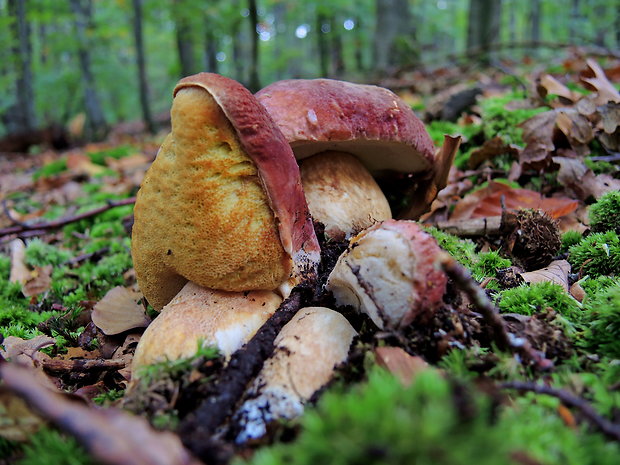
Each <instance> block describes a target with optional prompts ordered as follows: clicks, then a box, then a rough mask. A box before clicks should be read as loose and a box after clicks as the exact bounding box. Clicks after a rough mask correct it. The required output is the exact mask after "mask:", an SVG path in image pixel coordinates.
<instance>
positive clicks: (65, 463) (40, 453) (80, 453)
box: [15, 428, 95, 465]
mask: <svg viewBox="0 0 620 465" xmlns="http://www.w3.org/2000/svg"><path fill="white" fill-rule="evenodd" d="M22 453H23V456H22V458H21V459H19V460H18V461H17V462H15V463H16V465H95V461H94V460H93V459H92V458H91V457H90V456H89V455H88V453H87V452H86V450H84V448H83V447H82V446H80V445H79V444H78V442H77V441H76V440H75V439H74V438H72V437H70V436H64V435H62V434H61V433H59V432H58V431H57V430H55V429H51V428H42V429H41V430H39V431H38V432H36V433H35V434H33V435H32V436H31V437H30V441H29V442H28V443H27V444H25V445H24V446H23V447H22Z"/></svg>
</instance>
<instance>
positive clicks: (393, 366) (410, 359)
mask: <svg viewBox="0 0 620 465" xmlns="http://www.w3.org/2000/svg"><path fill="white" fill-rule="evenodd" d="M375 357H376V360H377V364H378V365H379V366H381V367H383V368H385V369H386V370H388V371H389V372H390V373H392V374H393V375H394V376H396V377H397V378H398V380H399V381H400V382H401V383H402V384H403V385H404V386H410V385H411V383H412V382H413V380H414V379H415V377H416V376H417V375H418V374H419V373H420V372H421V371H424V370H428V369H429V366H428V363H426V362H425V361H424V359H422V357H414V356H413V355H409V354H408V353H407V352H405V351H404V350H403V349H401V348H400V347H377V348H376V349H375Z"/></svg>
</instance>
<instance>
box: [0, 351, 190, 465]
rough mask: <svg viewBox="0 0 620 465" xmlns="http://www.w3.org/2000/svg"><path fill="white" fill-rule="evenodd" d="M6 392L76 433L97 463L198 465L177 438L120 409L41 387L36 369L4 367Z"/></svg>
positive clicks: (0, 374) (0, 367) (1, 366)
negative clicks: (89, 403)
mask: <svg viewBox="0 0 620 465" xmlns="http://www.w3.org/2000/svg"><path fill="white" fill-rule="evenodd" d="M0 378H2V380H3V383H4V388H5V389H6V390H9V391H11V392H13V393H14V394H16V395H17V396H19V397H21V398H22V399H24V400H25V401H26V403H27V404H28V405H29V406H32V408H34V409H36V410H37V411H38V412H39V413H40V414H41V416H42V417H43V418H45V419H47V420H49V421H51V422H53V423H55V424H56V425H57V426H58V427H59V428H60V429H62V430H64V431H65V432H66V433H68V434H71V435H73V436H74V437H75V438H76V439H77V440H78V441H79V442H81V443H82V445H83V446H84V447H85V448H86V449H87V450H88V452H89V453H90V454H91V455H92V456H93V458H95V459H96V460H97V461H98V462H100V463H102V464H110V465H118V464H119V463H122V464H125V465H200V464H201V463H202V462H200V461H198V460H196V459H195V458H193V457H192V456H191V455H190V454H189V452H188V451H187V450H186V449H185V448H184V447H183V445H182V444H181V441H180V440H179V438H178V436H176V435H175V434H173V433H170V432H158V431H155V430H154V429H152V428H151V426H150V425H149V424H148V422H147V421H146V420H145V419H143V418H140V417H137V416H134V415H130V414H128V413H126V412H123V411H122V410H118V409H114V408H109V409H101V410H98V409H93V408H89V407H87V406H85V405H83V404H82V403H78V402H75V401H71V400H68V398H67V397H66V396H63V395H61V394H60V393H59V392H57V391H56V392H55V391H52V390H50V389H47V388H45V387H44V386H42V385H41V384H40V383H39V382H38V381H37V379H36V377H35V376H34V373H33V372H32V370H28V369H26V368H23V367H20V366H18V365H15V364H13V363H2V364H0Z"/></svg>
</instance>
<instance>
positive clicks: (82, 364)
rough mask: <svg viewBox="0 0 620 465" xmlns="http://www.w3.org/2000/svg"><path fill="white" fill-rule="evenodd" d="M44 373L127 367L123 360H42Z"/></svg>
mask: <svg viewBox="0 0 620 465" xmlns="http://www.w3.org/2000/svg"><path fill="white" fill-rule="evenodd" d="M42 365H43V368H44V369H45V371H49V372H51V373H69V372H80V373H82V372H85V371H92V370H120V369H121V368H124V367H125V365H127V362H125V360H120V359H111V360H103V359H74V360H59V359H55V358H52V359H49V360H48V359H44V360H43V362H42Z"/></svg>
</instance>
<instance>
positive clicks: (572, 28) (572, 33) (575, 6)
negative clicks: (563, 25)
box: [568, 0, 581, 44]
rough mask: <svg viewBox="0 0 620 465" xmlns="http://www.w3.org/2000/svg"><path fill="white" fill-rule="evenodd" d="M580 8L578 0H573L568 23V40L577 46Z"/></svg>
mask: <svg viewBox="0 0 620 465" xmlns="http://www.w3.org/2000/svg"><path fill="white" fill-rule="evenodd" d="M580 11H581V8H580V4H579V0H573V2H572V5H571V10H570V21H569V22H568V40H569V42H570V43H572V44H578V43H579V42H580V41H579V40H577V31H578V30H579V23H580V21H581V13H580Z"/></svg>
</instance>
